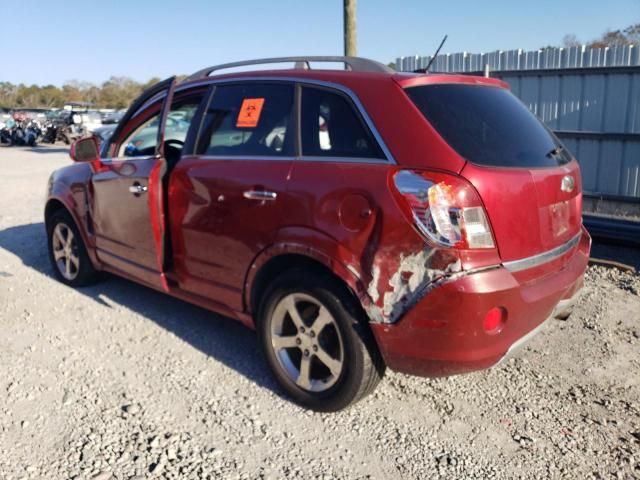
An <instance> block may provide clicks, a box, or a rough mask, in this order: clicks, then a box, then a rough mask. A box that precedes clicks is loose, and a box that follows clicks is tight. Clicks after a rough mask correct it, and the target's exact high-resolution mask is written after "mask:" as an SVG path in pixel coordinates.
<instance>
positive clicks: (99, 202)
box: [91, 77, 176, 290]
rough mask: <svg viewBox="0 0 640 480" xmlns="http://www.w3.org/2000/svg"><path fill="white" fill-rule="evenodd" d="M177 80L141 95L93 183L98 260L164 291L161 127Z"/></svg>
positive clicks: (114, 138) (106, 154) (164, 124)
mask: <svg viewBox="0 0 640 480" xmlns="http://www.w3.org/2000/svg"><path fill="white" fill-rule="evenodd" d="M175 84H176V82H175V77H171V78H168V79H167V80H164V81H162V82H160V83H158V84H156V85H154V86H153V87H151V88H150V89H148V90H147V91H146V92H144V93H143V94H142V95H141V96H140V97H139V98H138V99H137V100H136V101H135V102H134V103H133V104H132V105H131V107H130V108H129V110H128V111H127V113H126V114H125V116H124V117H123V119H122V120H121V122H120V124H119V125H118V127H117V128H116V130H115V132H114V134H113V136H112V137H111V140H110V144H109V147H108V148H107V149H106V152H105V156H104V158H101V159H100V163H99V165H98V166H97V168H96V169H95V170H94V174H93V177H92V181H91V187H92V195H91V197H92V198H91V213H92V218H93V222H94V227H95V237H96V247H97V256H98V258H99V259H100V261H101V262H103V263H104V264H105V265H106V266H108V267H110V269H112V270H115V271H116V272H120V273H123V274H125V275H126V276H130V277H134V278H136V279H138V280H140V281H142V282H144V283H147V284H148V285H151V286H153V287H155V288H160V289H163V290H168V284H167V279H166V277H165V233H166V226H165V204H164V199H165V194H164V184H163V181H164V176H165V174H166V172H167V161H166V158H165V145H164V136H165V127H166V123H167V116H168V113H169V111H170V109H171V104H172V99H173V92H174V89H175Z"/></svg>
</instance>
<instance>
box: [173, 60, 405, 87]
mask: <svg viewBox="0 0 640 480" xmlns="http://www.w3.org/2000/svg"><path fill="white" fill-rule="evenodd" d="M309 62H333V63H344V65H345V67H346V68H347V70H352V71H355V72H381V73H393V72H394V70H393V69H391V68H389V67H387V66H386V65H383V64H382V63H380V62H376V61H375V60H369V59H367V58H360V57H341V56H310V57H274V58H258V59H256V60H245V61H242V62H232V63H223V64H221V65H214V66H213V67H207V68H203V69H202V70H198V71H197V72H196V73H194V74H192V75H189V76H188V77H187V78H185V80H184V81H185V82H186V81H189V80H197V79H199V78H204V77H208V76H209V75H211V73H213V72H215V71H217V70H223V69H227V68H235V67H245V66H249V65H261V64H265V63H294V64H295V66H294V68H297V69H302V70H309V69H310V68H311V67H310V65H309Z"/></svg>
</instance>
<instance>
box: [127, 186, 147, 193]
mask: <svg viewBox="0 0 640 480" xmlns="http://www.w3.org/2000/svg"><path fill="white" fill-rule="evenodd" d="M147 190H148V188H147V186H146V185H140V184H139V183H134V184H133V185H131V186H130V187H129V192H130V193H133V194H134V195H140V194H141V193H146V192H147Z"/></svg>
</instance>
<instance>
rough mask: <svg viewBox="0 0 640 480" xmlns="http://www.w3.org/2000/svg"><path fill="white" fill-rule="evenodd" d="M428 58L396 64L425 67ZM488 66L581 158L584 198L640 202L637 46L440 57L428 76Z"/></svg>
mask: <svg viewBox="0 0 640 480" xmlns="http://www.w3.org/2000/svg"><path fill="white" fill-rule="evenodd" d="M429 59H430V57H403V58H399V59H398V61H397V63H396V68H397V69H398V70H403V71H412V70H415V69H418V68H424V67H425V66H426V65H427V63H428V61H429ZM485 65H488V66H489V69H490V70H491V76H494V77H497V78H501V79H503V80H505V81H506V82H508V83H509V84H510V85H511V88H512V90H513V92H514V94H516V95H517V96H518V97H519V98H520V99H521V100H522V101H523V102H524V103H525V104H526V105H527V106H528V107H529V109H530V110H531V111H532V112H533V113H535V114H536V115H538V117H540V118H541V119H542V120H543V121H544V122H545V123H546V124H547V125H548V126H549V127H550V128H551V129H553V130H554V131H556V133H557V134H558V136H559V137H560V138H562V140H563V142H564V143H565V145H566V146H567V148H569V150H570V151H571V152H572V153H573V154H574V155H575V156H576V157H577V158H578V160H579V162H580V164H581V167H582V175H583V182H584V189H585V192H587V193H589V194H592V195H598V196H611V197H620V198H624V199H640V45H638V46H625V47H617V48H601V49H592V48H587V47H573V48H567V49H563V48H554V49H546V50H538V51H534V52H523V51H522V50H513V51H508V52H493V53H485V54H467V53H457V54H448V55H439V56H438V57H437V58H436V60H435V61H434V63H433V65H432V66H431V68H430V71H431V72H436V71H438V72H468V73H478V74H481V73H480V72H481V71H482V70H483V69H484V66H485Z"/></svg>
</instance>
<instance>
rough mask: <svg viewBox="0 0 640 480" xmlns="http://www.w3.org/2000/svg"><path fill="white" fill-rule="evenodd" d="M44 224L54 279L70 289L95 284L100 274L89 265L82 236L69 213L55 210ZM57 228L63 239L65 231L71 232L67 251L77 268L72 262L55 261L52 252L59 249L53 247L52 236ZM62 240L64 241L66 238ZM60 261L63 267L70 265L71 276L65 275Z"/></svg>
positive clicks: (89, 260) (89, 261) (55, 246)
mask: <svg viewBox="0 0 640 480" xmlns="http://www.w3.org/2000/svg"><path fill="white" fill-rule="evenodd" d="M46 223H47V246H48V249H49V260H50V262H51V267H52V268H53V273H54V275H55V277H56V278H57V279H58V280H60V281H61V282H62V283H64V284H66V285H69V286H71V287H83V286H86V285H91V284H92V283H95V282H96V281H97V280H98V279H99V277H100V272H99V271H98V270H96V269H95V268H94V266H93V264H92V263H91V259H90V258H89V255H88V254H87V249H86V247H85V245H84V241H83V240H82V236H81V235H80V232H79V231H78V227H77V226H76V223H75V222H74V221H73V218H72V217H71V215H70V214H69V212H67V211H66V210H63V209H61V210H56V211H55V212H54V213H52V214H51V216H50V217H49V218H48V219H47V222H46ZM58 226H60V228H61V231H62V232H63V237H64V231H65V229H68V231H70V232H72V234H73V237H72V242H71V245H70V247H69V251H70V252H71V253H72V254H73V255H74V256H75V258H77V266H76V265H75V264H73V262H67V261H66V260H65V259H58V260H56V253H55V251H54V250H59V248H57V247H59V245H55V244H56V240H55V239H54V236H55V235H56V228H57V227H58ZM63 227H64V228H63ZM64 238H65V239H66V238H68V237H64ZM60 243H62V242H60ZM61 260H62V262H63V263H64V264H65V266H66V263H69V264H70V265H71V273H72V275H70V276H66V275H65V273H64V267H61V266H60V261H61Z"/></svg>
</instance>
